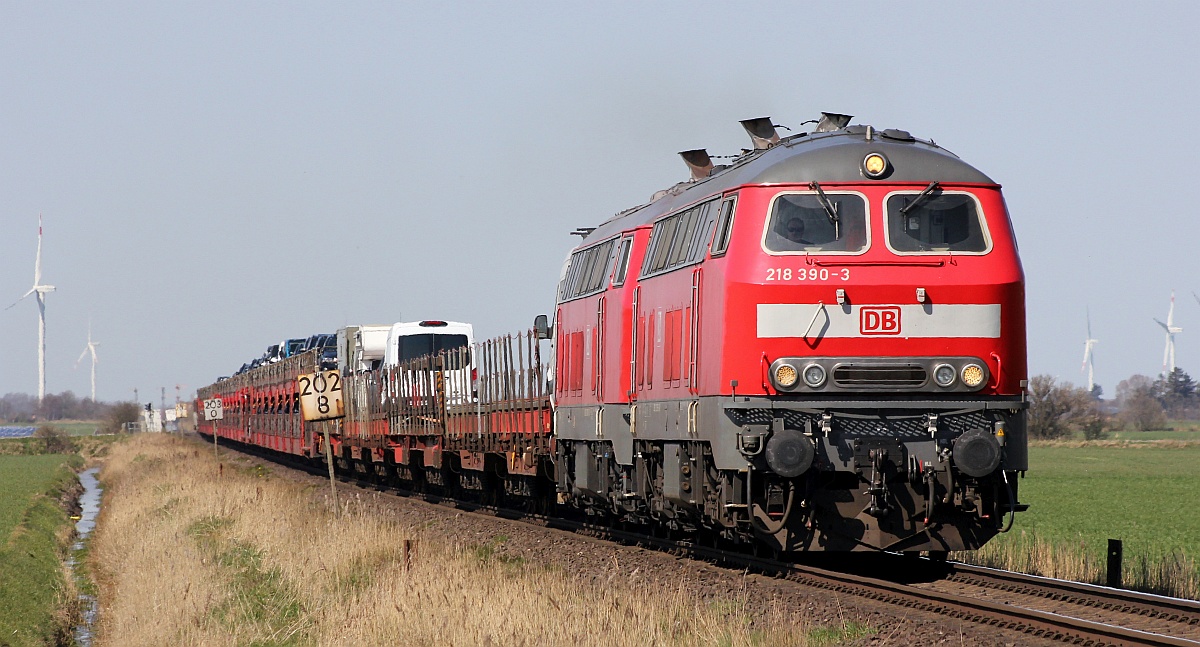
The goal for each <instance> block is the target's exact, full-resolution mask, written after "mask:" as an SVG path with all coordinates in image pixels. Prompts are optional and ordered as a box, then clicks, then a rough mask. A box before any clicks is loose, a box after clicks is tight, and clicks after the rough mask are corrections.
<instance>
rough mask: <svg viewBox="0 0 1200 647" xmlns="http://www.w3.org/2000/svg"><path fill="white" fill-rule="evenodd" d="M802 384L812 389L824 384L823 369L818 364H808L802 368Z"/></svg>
mask: <svg viewBox="0 0 1200 647" xmlns="http://www.w3.org/2000/svg"><path fill="white" fill-rule="evenodd" d="M804 383H805V384H807V385H808V386H810V387H812V388H814V389H815V388H817V387H819V386H821V385H822V384H825V367H823V366H821V365H820V364H809V365H808V366H805V367H804Z"/></svg>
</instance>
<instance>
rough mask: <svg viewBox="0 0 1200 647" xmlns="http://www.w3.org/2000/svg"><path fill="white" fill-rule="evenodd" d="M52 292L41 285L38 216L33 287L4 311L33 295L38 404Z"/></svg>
mask: <svg viewBox="0 0 1200 647" xmlns="http://www.w3.org/2000/svg"><path fill="white" fill-rule="evenodd" d="M53 291H54V286H53V285H42V215H41V214H38V246H37V257H36V258H35V260H34V262H33V287H31V288H29V291H28V292H26V293H25V294H23V295H21V298H20V299H17V300H16V301H14V302H13V304H12V306H8V308H5V310H7V309H9V308H12V307H13V306H15V305H17V304H18V303H20V302H21V301H23V300H24V299H25V297H27V296H29V295H31V294H32V295H35V298H36V299H37V304H38V404H39V405H40V404H41V403H42V400H44V399H46V294H47V293H49V292H53Z"/></svg>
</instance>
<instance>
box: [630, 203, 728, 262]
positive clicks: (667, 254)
mask: <svg viewBox="0 0 1200 647" xmlns="http://www.w3.org/2000/svg"><path fill="white" fill-rule="evenodd" d="M713 207H714V205H713V201H709V202H705V203H703V204H699V205H696V206H694V207H692V208H690V209H688V210H686V211H681V212H679V213H676V214H672V215H670V216H667V217H665V218H662V219H661V220H659V221H658V222H655V223H654V229H652V230H651V231H650V243H649V248H648V250H647V251H646V259H645V261H644V262H643V263H642V273H641V277H642V278H646V277H648V276H653V275H655V274H661V273H664V272H670V271H671V270H674V269H676V268H680V267H685V266H687V265H693V264H695V263H699V262H700V261H702V260H704V255H705V254H706V253H707V252H708V241H709V239H710V238H711V237H712V230H713V225H714V223H715V220H716V215H717V213H716V209H714V208H713Z"/></svg>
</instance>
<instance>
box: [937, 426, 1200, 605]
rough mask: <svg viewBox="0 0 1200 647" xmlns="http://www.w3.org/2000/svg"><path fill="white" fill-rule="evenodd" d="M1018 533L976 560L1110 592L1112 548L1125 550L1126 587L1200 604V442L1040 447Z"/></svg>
mask: <svg viewBox="0 0 1200 647" xmlns="http://www.w3.org/2000/svg"><path fill="white" fill-rule="evenodd" d="M1020 487H1021V490H1020V498H1021V500H1022V501H1023V502H1025V503H1029V504H1030V506H1031V507H1030V509H1029V511H1028V512H1025V513H1022V514H1019V515H1017V522H1016V526H1015V528H1014V529H1013V531H1012V532H1011V533H1009V534H1007V535H1001V536H999V537H997V538H996V539H994V540H993V541H992V542H991V543H989V544H988V545H987V546H985V547H984V548H983V550H981V551H979V552H978V553H976V554H974V555H969V554H968V555H965V556H960V557H964V558H965V559H967V560H968V561H973V562H976V563H981V564H987V565H991V566H997V567H999V568H1006V569H1011V570H1017V571H1023V572H1028V573H1036V574H1040V575H1047V576H1050V577H1059V578H1064V579H1071V580H1077V581H1082V582H1094V583H1103V582H1104V581H1105V574H1106V570H1107V556H1106V555H1107V548H1108V540H1109V539H1120V540H1122V542H1123V543H1124V551H1125V559H1124V562H1123V572H1124V573H1123V578H1122V579H1123V583H1124V586H1126V587H1127V588H1134V589H1138V590H1143V591H1150V592H1154V593H1162V594H1166V595H1173V596H1178V597H1189V598H1196V599H1200V564H1198V563H1197V559H1200V514H1197V512H1196V511H1197V510H1200V443H1195V442H1187V441H1178V440H1158V441H1153V442H1126V441H1099V442H1093V443H1079V442H1076V443H1047V444H1035V445H1034V446H1032V447H1030V450H1029V473H1028V477H1027V478H1025V479H1023V480H1021V481H1020Z"/></svg>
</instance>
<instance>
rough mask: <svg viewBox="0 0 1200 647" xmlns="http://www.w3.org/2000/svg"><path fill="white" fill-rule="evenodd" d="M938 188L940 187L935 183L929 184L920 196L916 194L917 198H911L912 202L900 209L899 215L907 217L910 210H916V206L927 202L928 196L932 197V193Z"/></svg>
mask: <svg viewBox="0 0 1200 647" xmlns="http://www.w3.org/2000/svg"><path fill="white" fill-rule="evenodd" d="M939 186H941V185H939V184H938V183H937V181H934V182H930V183H929V186H927V187H925V190H924V191H922V192H921V193H920V194H918V195H917V197H915V198H913V200H912V202H909V203H908V204H906V205H904V206H903V207H900V213H902V214H904V215H906V216H907V215H908V212H909V211H910V210H912V209H916V208H917V205H919V204H921V203H922V202H924V201H926V200H928V199H929V196H931V195H933V192H934V191H937V190H938V187H939Z"/></svg>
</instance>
